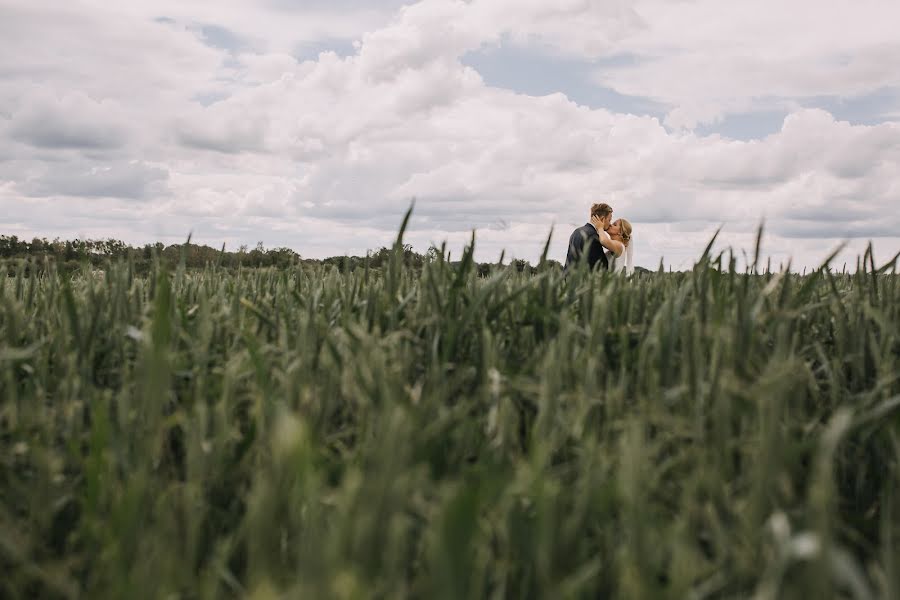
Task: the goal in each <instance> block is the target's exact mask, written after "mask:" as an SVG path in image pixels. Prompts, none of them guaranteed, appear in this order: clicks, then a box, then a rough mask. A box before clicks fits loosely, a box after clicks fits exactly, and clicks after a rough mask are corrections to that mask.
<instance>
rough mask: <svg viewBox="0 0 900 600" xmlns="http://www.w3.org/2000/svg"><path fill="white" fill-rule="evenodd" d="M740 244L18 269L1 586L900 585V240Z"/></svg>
mask: <svg viewBox="0 0 900 600" xmlns="http://www.w3.org/2000/svg"><path fill="white" fill-rule="evenodd" d="M401 237H402V234H401ZM554 243H558V240H556V241H555V242H554ZM400 247H401V246H400V243H399V240H398V248H400ZM735 264H736V263H735V261H734V260H733V258H732V256H731V254H730V253H727V252H726V253H724V254H720V255H710V254H704V256H703V257H702V258H700V260H699V261H698V263H697V265H696V266H695V267H694V269H693V270H692V271H688V272H682V273H662V272H660V273H649V274H640V275H636V276H634V277H632V278H625V277H621V276H614V275H610V274H606V273H595V274H591V273H586V272H580V271H579V272H574V273H570V274H569V275H568V277H565V276H563V274H562V273H561V271H560V270H559V269H558V268H555V267H552V266H549V265H544V266H542V267H540V268H538V272H537V274H527V273H522V272H519V271H517V270H516V269H514V268H510V267H501V266H498V267H497V268H495V269H493V270H492V272H491V273H490V275H488V276H486V277H485V276H482V275H480V274H479V273H478V272H477V270H476V269H475V268H474V263H473V260H472V252H471V249H469V250H467V252H466V253H465V255H464V256H463V257H462V261H461V262H458V263H454V264H451V263H449V262H448V261H447V260H445V259H443V258H442V257H441V256H437V257H436V258H434V259H433V260H430V261H428V262H427V263H426V264H425V265H424V266H423V267H422V268H421V269H419V268H410V267H408V266H406V265H405V264H404V263H403V260H402V252H399V251H398V252H396V253H395V254H394V255H393V258H392V259H391V260H390V261H388V264H386V265H385V266H383V267H382V268H379V269H375V268H365V267H363V268H358V269H355V270H353V271H352V272H344V273H341V272H339V270H338V269H337V268H335V267H334V266H317V267H309V266H303V267H300V266H298V267H295V268H285V269H240V270H237V269H223V268H222V267H221V266H216V265H215V264H210V265H209V266H208V267H207V268H205V269H202V270H190V269H185V268H184V266H183V265H181V266H179V265H177V264H172V265H170V266H166V265H165V264H157V265H156V266H155V267H154V268H153V269H152V270H151V272H150V273H149V274H146V275H144V274H140V275H139V274H137V273H135V272H134V270H133V269H132V268H131V266H130V265H129V262H128V261H115V262H111V263H110V264H109V265H108V266H107V267H106V268H105V269H104V270H103V271H101V272H92V271H91V270H90V269H85V270H84V272H81V273H78V274H75V275H73V276H69V275H65V276H64V275H62V274H60V273H58V272H57V271H56V270H55V268H54V266H53V264H52V263H50V262H46V263H44V264H40V265H37V264H31V265H25V264H20V265H19V266H17V267H14V268H12V272H13V274H14V276H10V277H7V278H3V279H2V280H0V573H2V575H0V598H34V597H40V598H130V599H140V598H229V597H236V598H243V597H249V598H259V599H274V598H347V599H350V598H404V597H415V598H436V599H441V598H447V599H450V598H453V599H456V598H629V599H641V598H691V599H702V598H710V599H712V598H748V597H754V598H759V599H769V598H771V599H775V598H798V599H799V598H832V597H840V598H898V597H900V436H898V434H900V276H898V274H897V269H896V261H894V262H892V263H890V264H888V265H881V264H876V263H875V261H874V259H872V257H871V254H867V255H866V256H865V257H864V258H861V259H860V266H859V268H858V269H857V270H856V271H855V272H853V273H846V272H843V273H842V272H835V271H833V270H830V269H819V270H817V271H815V272H813V273H811V274H807V275H797V274H778V273H766V272H762V273H755V272H751V271H750V270H739V269H737V268H736V267H735ZM761 271H764V270H762V269H761Z"/></svg>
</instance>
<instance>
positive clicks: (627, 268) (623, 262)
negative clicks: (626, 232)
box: [606, 236, 634, 275]
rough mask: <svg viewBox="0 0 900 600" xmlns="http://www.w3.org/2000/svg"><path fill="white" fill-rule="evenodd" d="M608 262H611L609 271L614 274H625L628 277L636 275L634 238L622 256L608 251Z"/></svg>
mask: <svg viewBox="0 0 900 600" xmlns="http://www.w3.org/2000/svg"><path fill="white" fill-rule="evenodd" d="M606 260H607V261H608V262H609V270H610V271H612V272H613V273H625V274H626V275H631V274H632V273H634V236H632V238H631V240H629V242H628V245H627V246H625V252H623V253H622V256H616V253H615V252H613V251H612V250H607V251H606Z"/></svg>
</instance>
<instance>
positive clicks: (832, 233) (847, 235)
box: [772, 214, 900, 241]
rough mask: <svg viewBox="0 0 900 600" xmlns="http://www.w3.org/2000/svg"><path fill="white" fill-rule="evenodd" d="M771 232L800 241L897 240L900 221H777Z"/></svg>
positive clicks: (890, 217) (892, 218)
mask: <svg viewBox="0 0 900 600" xmlns="http://www.w3.org/2000/svg"><path fill="white" fill-rule="evenodd" d="M772 232H773V233H776V234H778V235H780V236H782V237H785V238H800V239H833V240H835V241H840V240H844V239H857V238H862V239H871V238H882V237H886V238H897V237H898V236H900V219H898V218H897V217H896V216H893V215H889V214H885V215H882V216H881V218H878V219H875V220H869V221H849V222H823V221H791V220H777V221H774V222H773V223H772Z"/></svg>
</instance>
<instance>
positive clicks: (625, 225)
mask: <svg viewBox="0 0 900 600" xmlns="http://www.w3.org/2000/svg"><path fill="white" fill-rule="evenodd" d="M619 233H620V235H621V236H622V241H623V242H625V245H626V246H627V245H628V242H630V241H631V223H629V222H628V219H619Z"/></svg>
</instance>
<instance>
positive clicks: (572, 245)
mask: <svg viewBox="0 0 900 600" xmlns="http://www.w3.org/2000/svg"><path fill="white" fill-rule="evenodd" d="M580 260H585V261H587V264H588V268H590V269H594V268H595V267H596V266H597V265H598V264H599V265H600V267H599V268H603V269H609V261H608V260H606V252H604V251H603V246H601V245H600V236H599V235H597V230H596V229H594V226H593V225H591V224H590V223H585V224H584V225H583V226H581V227H579V228H578V229H576V230H575V231H573V232H572V235H571V236H569V251H568V253H566V270H567V271H568V270H569V269H570V268H571V267H572V265H574V264H575V263H576V262H578V261H580Z"/></svg>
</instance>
